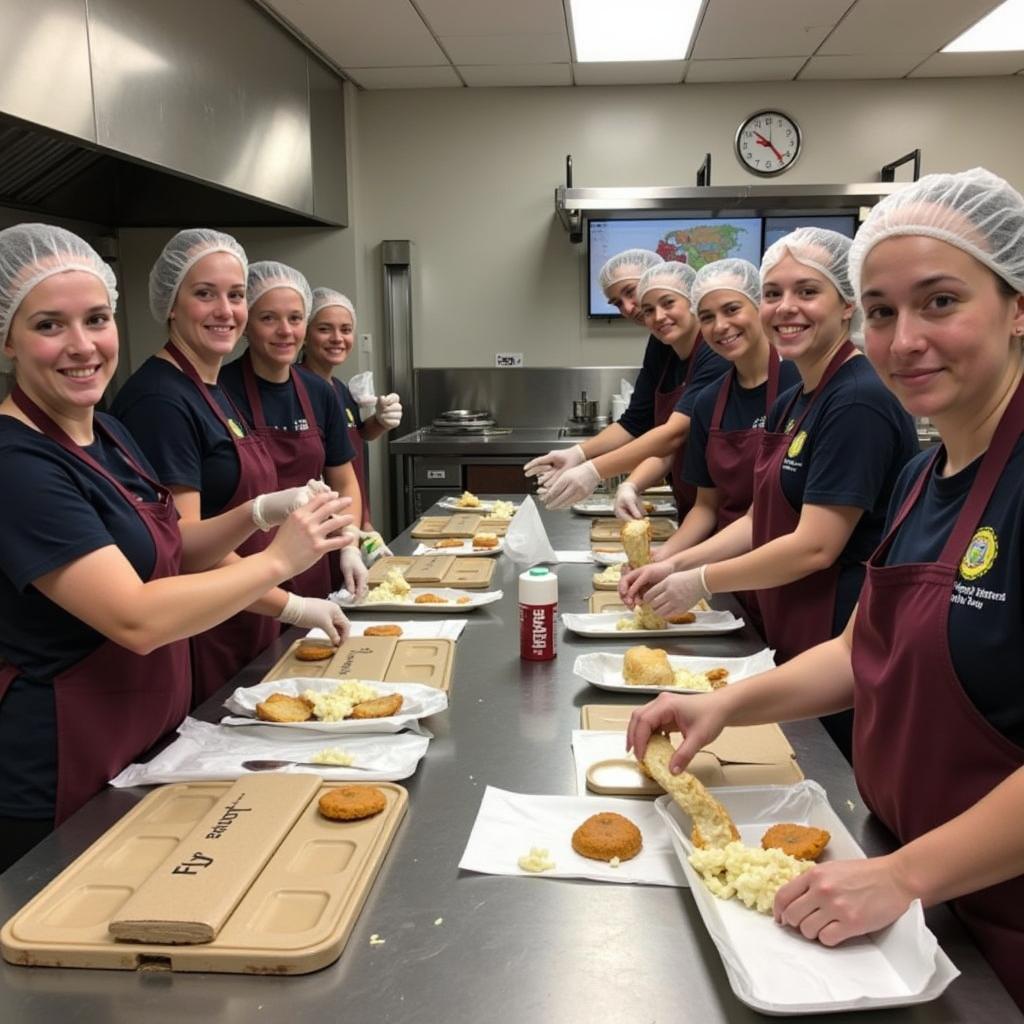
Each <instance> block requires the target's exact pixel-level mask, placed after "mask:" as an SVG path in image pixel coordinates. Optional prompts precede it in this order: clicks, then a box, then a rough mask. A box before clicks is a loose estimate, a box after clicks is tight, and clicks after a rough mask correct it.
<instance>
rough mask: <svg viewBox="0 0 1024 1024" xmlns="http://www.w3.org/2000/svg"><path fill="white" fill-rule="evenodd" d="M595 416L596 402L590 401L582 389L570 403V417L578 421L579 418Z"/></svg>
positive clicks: (586, 418)
mask: <svg viewBox="0 0 1024 1024" xmlns="http://www.w3.org/2000/svg"><path fill="white" fill-rule="evenodd" d="M595 416H597V402H592V401H590V400H589V399H588V398H587V393H586V391H584V392H582V393H581V394H580V397H579V398H578V399H577V400H576V401H575V402H573V403H572V418H573V419H574V420H575V421H577V422H579V421H581V420H592V419H594V417H595Z"/></svg>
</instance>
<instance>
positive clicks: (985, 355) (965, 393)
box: [861, 235, 1024, 420]
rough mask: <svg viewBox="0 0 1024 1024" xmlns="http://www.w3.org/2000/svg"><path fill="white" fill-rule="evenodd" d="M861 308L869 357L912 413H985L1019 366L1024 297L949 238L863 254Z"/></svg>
mask: <svg viewBox="0 0 1024 1024" xmlns="http://www.w3.org/2000/svg"><path fill="white" fill-rule="evenodd" d="M861 305H862V306H863V307H864V316H865V321H864V341H865V347H866V351H867V355H868V358H869V359H870V360H871V363H872V365H873V366H874V367H875V369H876V370H877V371H878V375H879V376H880V377H881V378H882V380H883V381H884V382H885V384H886V386H887V387H888V388H889V389H890V390H891V391H892V392H893V393H894V394H895V395H896V397H897V398H898V399H899V400H900V402H901V404H902V405H903V406H904V408H906V410H907V411H908V412H909V413H911V414H912V415H914V416H930V417H932V418H933V419H936V420H941V419H943V418H944V417H946V418H948V417H953V418H954V419H956V420H963V419H968V420H970V419H975V418H977V417H979V416H983V415H984V413H985V411H986V410H987V409H988V408H990V407H991V405H992V403H993V402H994V401H996V400H997V399H998V397H999V396H1001V395H1003V394H1005V390H1006V387H1007V386H1008V384H1007V382H1008V381H1010V380H1012V379H1013V377H1014V374H1015V373H1016V372H1017V370H1018V369H1019V366H1020V358H1021V348H1020V338H1019V336H1018V335H1017V333H1016V332H1018V331H1022V332H1024V297H1022V296H1020V295H1009V294H1007V289H1005V288H1002V287H1000V282H999V281H998V280H997V279H996V277H995V275H994V274H993V273H992V272H991V271H990V270H989V269H988V268H987V267H985V266H983V265H982V264H981V263H979V262H978V261H977V260H976V259H974V257H973V256H970V255H968V254H967V253H966V252H964V251H963V250H961V249H958V248H956V247H955V246H952V245H949V244H948V243H947V242H940V241H939V240H938V239H935V238H929V237H925V236H921V235H906V236H896V237H893V238H888V239H886V240H885V241H883V242H879V243H878V245H876V246H875V247H874V248H873V249H872V250H871V251H870V252H869V253H868V256H867V259H866V260H865V261H864V266H863V269H862V272H861Z"/></svg>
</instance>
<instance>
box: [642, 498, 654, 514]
mask: <svg viewBox="0 0 1024 1024" xmlns="http://www.w3.org/2000/svg"><path fill="white" fill-rule="evenodd" d="M643 506H644V512H646V513H647V514H648V515H650V514H651V513H652V512H653V511H654V509H655V508H656V506H655V504H654V502H653V501H645V502H644V503H643Z"/></svg>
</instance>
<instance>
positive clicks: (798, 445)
mask: <svg viewBox="0 0 1024 1024" xmlns="http://www.w3.org/2000/svg"><path fill="white" fill-rule="evenodd" d="M805 444H807V431H806V430H801V431H800V433H799V434H797V435H796V437H794V438H793V440H792V441H790V443H789V448H788V449H787V450H786V454H787V455H788V456H789V457H790V458H791V459H795V458H796V457H797V456H798V455H799V454H800V453H801V452H802V451H803V450H804V445H805Z"/></svg>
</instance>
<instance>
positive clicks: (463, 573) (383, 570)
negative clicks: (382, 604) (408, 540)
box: [367, 555, 497, 611]
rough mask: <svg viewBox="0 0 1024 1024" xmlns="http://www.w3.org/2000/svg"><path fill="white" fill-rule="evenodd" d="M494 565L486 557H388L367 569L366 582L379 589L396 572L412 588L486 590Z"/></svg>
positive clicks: (490, 559)
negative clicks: (390, 573)
mask: <svg viewBox="0 0 1024 1024" xmlns="http://www.w3.org/2000/svg"><path fill="white" fill-rule="evenodd" d="M496 564H497V559H495V558H494V557H493V556H490V555H486V556H475V555H466V556H463V555H460V556H459V557H456V556H455V555H417V556H415V557H413V556H411V555H392V556H391V557H386V558H379V559H378V560H377V561H376V562H374V563H373V565H372V566H370V572H369V575H368V577H367V583H368V584H369V585H370V586H371V587H376V586H379V585H380V584H381V583H383V582H384V578H385V577H386V576H387V574H388V573H389V572H390V571H391V570H392V569H398V570H399V572H401V573H402V575H403V576H404V577H405V578H406V579H407V580H408V581H409V583H410V584H411V585H412V586H414V587H431V586H433V587H438V586H440V587H454V588H456V589H458V590H486V589H487V588H488V587H489V586H490V585H491V580H492V579H493V578H494V570H495V566H496ZM390 610H392V611H393V610H394V609H390Z"/></svg>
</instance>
